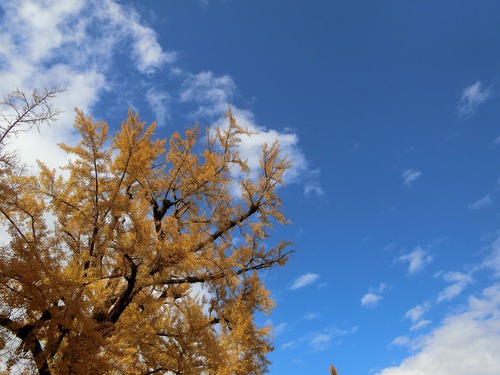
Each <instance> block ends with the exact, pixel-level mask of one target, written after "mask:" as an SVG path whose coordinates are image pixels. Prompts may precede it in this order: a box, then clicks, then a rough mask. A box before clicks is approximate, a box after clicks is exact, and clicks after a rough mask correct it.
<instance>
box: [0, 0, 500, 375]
mask: <svg viewBox="0 0 500 375" xmlns="http://www.w3.org/2000/svg"><path fill="white" fill-rule="evenodd" d="M499 15H500V3H499V2H497V1H492V0H491V1H489V0H484V1H480V2H477V1H475V2H473V1H457V0H454V1H451V0H441V1H427V0H424V1H400V0H386V1H382V0H380V1H367V0H365V1H361V0H350V1H346V0H331V1H327V0H317V1H299V0H287V1H285V0H281V1H280V0H252V1H250V0H226V1H222V0H220V1H216V0H213V1H211V0H203V1H201V0H200V1H195V0H192V1H191V0H185V1H174V0H170V1H158V0H154V1H153V0H144V1H140V2H139V1H114V0H100V1H97V0H88V1H84V0H71V1H69V0H68V1H64V2H61V1H57V0H42V1H35V0H20V1H9V2H4V3H2V4H1V5H0V77H1V79H0V91H1V92H2V93H4V94H5V93H8V92H10V91H12V90H13V89H15V88H24V89H27V90H30V89H32V88H33V87H44V86H50V85H53V84H61V85H63V86H66V87H68V91H67V92H66V93H65V94H64V95H61V96H60V97H58V98H57V100H56V105H58V106H59V107H60V108H61V109H63V110H65V111H66V112H64V113H63V114H62V115H61V116H60V120H59V121H58V123H57V124H55V125H54V126H52V127H51V128H46V129H43V130H42V132H41V133H37V132H32V133H29V134H27V135H26V136H23V138H20V139H19V140H18V142H17V144H16V146H17V147H19V148H20V149H21V151H22V152H23V158H24V160H25V161H26V162H27V163H28V164H29V165H34V159H35V158H42V159H43V160H44V161H47V162H48V164H52V165H54V166H56V165H59V164H61V163H62V161H64V156H63V155H62V154H61V152H60V151H59V150H58V149H57V148H56V147H54V145H55V143H57V142H61V141H64V142H71V141H72V140H74V137H75V135H74V133H73V132H72V130H71V124H72V117H73V113H72V108H73V107H74V106H78V107H80V108H82V109H83V110H85V111H86V112H88V113H92V114H93V116H94V117H95V118H97V119H103V120H105V121H107V122H108V124H109V125H110V126H112V127H115V126H117V124H119V123H120V121H121V120H123V119H124V117H125V116H126V111H127V109H128V108H129V107H130V108H133V109H134V110H137V111H139V113H140V114H141V117H142V119H143V120H145V121H153V120H157V121H158V122H159V125H160V127H159V130H158V135H160V136H169V135H170V134H171V133H172V132H173V131H175V130H182V129H183V128H184V127H186V126H190V125H192V124H193V123H194V122H199V123H200V124H202V125H207V126H210V125H212V124H214V123H217V121H219V120H220V118H221V115H222V114H223V113H224V112H225V111H226V110H227V105H228V103H231V105H232V106H233V109H234V113H235V114H236V117H237V119H238V120H239V121H240V122H241V123H242V124H243V125H246V126H248V127H249V128H251V129H254V130H259V131H260V136H259V137H260V138H258V140H259V142H264V141H271V140H272V139H275V138H278V139H280V140H281V142H282V144H283V148H284V149H285V151H286V152H287V153H288V155H289V156H290V158H292V159H293V160H294V163H295V165H294V169H293V171H292V173H291V174H290V175H289V177H288V182H289V183H288V185H287V186H286V187H285V188H283V189H282V196H283V198H284V207H285V213H286V215H287V216H288V217H289V218H290V219H291V220H292V222H293V223H292V224H291V225H289V226H287V227H284V228H279V229H278V230H277V231H276V233H275V237H274V238H276V239H277V240H278V239H282V238H285V239H289V240H292V241H294V246H295V248H296V252H295V253H294V255H293V257H292V259H291V260H290V262H289V263H288V264H287V266H286V267H283V268H281V269H274V270H272V271H271V272H269V273H265V274H263V277H264V278H265V281H266V285H267V286H268V287H269V288H270V289H271V291H272V295H273V297H274V298H275V300H276V302H277V307H276V309H275V310H274V312H273V313H272V314H271V315H270V316H267V317H258V319H259V321H260V322H261V323H262V324H265V323H270V324H272V325H273V326H274V327H275V328H276V331H275V334H276V338H275V351H274V352H273V353H272V355H271V356H270V359H271V361H272V362H273V364H272V365H271V367H270V373H271V374H273V375H279V374H287V375H294V374H323V373H325V374H326V373H327V371H328V366H329V365H330V364H331V363H334V364H335V365H336V367H337V368H338V370H339V373H340V374H341V375H363V374H379V375H396V374H397V375H406V374H412V375H420V374H422V375H423V374H426V375H429V374H433V375H444V374H451V373H453V374H455V375H464V374H471V373H475V374H482V375H490V374H491V375H493V374H498V368H500V354H499V350H498V349H499V348H500V231H499V229H500V217H499V213H500V212H499V210H498V207H499V202H500V191H499V189H500V169H499V163H498V161H499V158H500V123H499V121H500V106H499V104H500V96H499V94H500V83H499V76H500V65H499V61H500V48H499V46H500V27H499V26H498V25H499V23H500V22H499V21H500V16H499ZM245 152H246V153H247V155H248V157H249V158H251V157H252V155H254V153H255V148H254V147H251V145H247V147H246V148H245Z"/></svg>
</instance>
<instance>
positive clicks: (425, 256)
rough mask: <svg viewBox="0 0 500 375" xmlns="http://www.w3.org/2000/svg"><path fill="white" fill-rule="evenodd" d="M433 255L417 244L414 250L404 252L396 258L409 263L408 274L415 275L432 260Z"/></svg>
mask: <svg viewBox="0 0 500 375" xmlns="http://www.w3.org/2000/svg"><path fill="white" fill-rule="evenodd" d="M432 259H433V257H432V256H431V255H430V254H429V252H428V251H427V250H425V249H423V248H422V247H420V246H417V247H416V248H415V249H414V250H413V251H411V252H410V253H407V254H403V255H401V256H399V257H397V258H396V260H397V261H398V262H401V263H408V274H409V275H414V274H416V273H418V272H420V271H422V270H423V269H424V268H425V267H426V266H427V265H429V264H430V263H431V262H432Z"/></svg>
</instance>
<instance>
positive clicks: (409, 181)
mask: <svg viewBox="0 0 500 375" xmlns="http://www.w3.org/2000/svg"><path fill="white" fill-rule="evenodd" d="M421 176H422V172H420V171H417V170H415V169H407V170H405V171H404V172H403V173H402V174H401V177H402V178H403V185H405V186H408V187H410V186H411V185H413V183H414V182H415V181H416V180H417V179H418V178H420V177H421Z"/></svg>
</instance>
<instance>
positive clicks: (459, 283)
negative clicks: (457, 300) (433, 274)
mask: <svg viewBox="0 0 500 375" xmlns="http://www.w3.org/2000/svg"><path fill="white" fill-rule="evenodd" d="M442 277H443V280H444V281H446V282H449V283H452V284H451V285H450V286H447V287H446V288H445V289H444V290H443V291H441V292H440V293H439V295H438V297H437V302H442V301H449V300H451V299H453V298H454V297H456V296H458V295H459V294H460V293H462V291H463V290H464V289H465V288H466V287H467V285H469V284H471V283H472V282H474V279H473V278H472V276H471V275H470V274H464V273H461V272H447V273H445V274H443V275H442Z"/></svg>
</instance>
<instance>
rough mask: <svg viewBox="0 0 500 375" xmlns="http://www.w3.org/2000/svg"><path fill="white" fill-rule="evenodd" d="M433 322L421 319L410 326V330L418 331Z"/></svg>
mask: <svg viewBox="0 0 500 375" xmlns="http://www.w3.org/2000/svg"><path fill="white" fill-rule="evenodd" d="M431 323H432V321H431V320H420V321H418V322H416V323H415V324H413V325H412V326H411V327H410V331H417V330H419V329H421V328H424V327H426V326H428V325H429V324H431Z"/></svg>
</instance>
